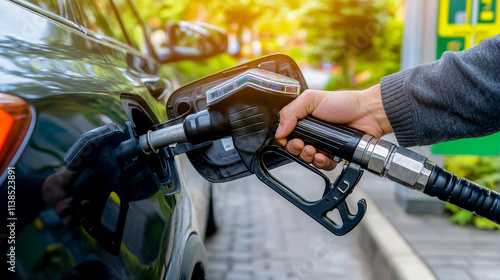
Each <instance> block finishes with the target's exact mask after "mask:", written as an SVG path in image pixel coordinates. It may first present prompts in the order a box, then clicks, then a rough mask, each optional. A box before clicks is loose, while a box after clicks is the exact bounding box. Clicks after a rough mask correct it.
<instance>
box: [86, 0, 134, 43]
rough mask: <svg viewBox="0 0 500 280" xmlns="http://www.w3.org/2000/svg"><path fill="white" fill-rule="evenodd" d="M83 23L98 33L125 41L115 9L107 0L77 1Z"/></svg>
mask: <svg viewBox="0 0 500 280" xmlns="http://www.w3.org/2000/svg"><path fill="white" fill-rule="evenodd" d="M78 7H79V8H80V14H81V17H82V21H83V25H84V26H85V27H86V28H88V29H90V30H92V31H95V32H97V33H99V34H102V35H105V36H108V37H111V38H114V39H116V40H119V41H121V42H123V43H127V40H126V37H125V34H124V33H123V30H122V28H121V26H120V21H119V20H118V17H117V15H116V13H115V9H114V8H113V6H112V5H111V3H110V1H108V0H97V1H78Z"/></svg>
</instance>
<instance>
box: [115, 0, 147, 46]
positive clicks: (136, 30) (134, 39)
mask: <svg viewBox="0 0 500 280" xmlns="http://www.w3.org/2000/svg"><path fill="white" fill-rule="evenodd" d="M113 3H114V4H115V6H116V9H117V10H118V13H119V14H120V18H121V21H122V23H123V25H124V28H125V30H126V32H127V35H128V38H129V40H130V44H131V45H132V46H133V47H134V48H136V49H139V50H140V51H144V50H145V47H146V42H145V37H144V30H143V29H142V26H141V23H140V22H139V19H138V18H137V16H136V14H135V13H134V11H133V10H132V7H131V6H130V5H129V1H127V0H113Z"/></svg>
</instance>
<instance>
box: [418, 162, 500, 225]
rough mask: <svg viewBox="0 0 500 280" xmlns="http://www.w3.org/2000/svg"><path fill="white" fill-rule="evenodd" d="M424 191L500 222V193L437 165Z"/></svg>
mask: <svg viewBox="0 0 500 280" xmlns="http://www.w3.org/2000/svg"><path fill="white" fill-rule="evenodd" d="M424 193H425V194H427V195H430V196H435V197H437V198H439V199H440V200H442V201H446V202H449V203H451V204H453V205H456V206H458V207H460V208H463V209H465V210H468V211H470V212H474V213H476V214H478V215H479V216H482V217H485V218H487V219H489V220H491V221H493V222H495V223H497V224H500V194H499V193H498V192H495V191H493V190H490V189H487V188H485V187H482V186H480V185H478V184H476V183H474V182H471V181H469V180H467V179H464V178H458V177H457V175H455V174H453V173H451V172H449V171H446V170H444V169H443V168H441V167H439V166H435V167H434V169H433V170H432V172H431V176H430V177H429V181H428V182H427V185H426V186H425V189H424Z"/></svg>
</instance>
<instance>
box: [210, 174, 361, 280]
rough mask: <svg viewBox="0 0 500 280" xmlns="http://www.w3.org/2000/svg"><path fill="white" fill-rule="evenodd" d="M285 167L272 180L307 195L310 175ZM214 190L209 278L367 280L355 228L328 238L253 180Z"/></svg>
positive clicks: (318, 228) (324, 231)
mask: <svg viewBox="0 0 500 280" xmlns="http://www.w3.org/2000/svg"><path fill="white" fill-rule="evenodd" d="M285 167H286V169H283V168H281V169H280V170H279V171H277V172H279V173H276V176H278V178H285V177H286V178H288V179H289V180H291V181H294V183H295V185H294V186H305V187H306V188H305V189H306V190H308V191H306V192H308V193H301V194H303V195H306V196H309V195H311V194H312V192H313V190H314V189H315V188H314V187H311V180H310V178H311V177H310V175H309V173H307V172H308V171H305V170H304V169H303V168H301V167H298V166H296V165H287V166H285ZM284 170H286V171H287V172H284ZM285 175H286V176H285ZM317 186H318V187H319V185H317ZM318 189H319V188H318ZM216 190H217V192H216V194H215V197H216V216H217V217H218V225H219V231H218V232H217V234H216V235H215V236H213V237H211V238H209V239H207V240H206V247H207V255H208V261H209V263H208V269H209V279H221V280H224V279H229V280H233V279H234V280H237V279H258V280H266V279H280V280H281V279H354V280H357V279H359V280H363V279H371V278H370V272H369V269H368V268H367V266H366V265H365V264H364V260H363V257H362V256H361V251H360V248H359V247H358V246H357V244H355V243H354V240H355V238H354V236H355V232H354V231H356V229H355V230H354V231H353V232H351V233H350V234H348V235H345V236H342V237H338V236H335V235H333V234H331V233H330V232H329V231H327V230H326V229H324V228H323V227H322V226H320V225H319V224H317V223H316V222H315V221H314V220H312V219H311V218H309V216H307V215H305V214H304V213H303V212H301V211H300V210H299V209H298V208H296V207H295V206H293V205H292V204H290V203H289V202H288V201H286V200H285V199H284V198H282V197H281V196H279V195H278V194H277V193H275V192H274V191H273V190H272V189H270V188H268V187H267V186H266V185H264V184H262V183H261V182H260V181H259V180H258V179H257V178H256V177H255V176H251V177H247V178H244V179H241V180H237V181H235V182H232V183H230V184H220V185H217V186H216ZM302 190H303V191H304V189H302Z"/></svg>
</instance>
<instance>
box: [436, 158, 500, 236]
mask: <svg viewBox="0 0 500 280" xmlns="http://www.w3.org/2000/svg"><path fill="white" fill-rule="evenodd" d="M445 168H446V169H447V170H449V171H450V172H452V173H455V174H456V175H457V176H458V177H464V178H467V179H469V180H471V181H474V182H476V183H478V184H480V185H482V186H484V187H487V188H490V189H493V190H498V189H499V187H500V157H479V156H448V157H446V159H445ZM445 207H446V209H448V210H449V211H450V212H451V213H452V216H451V221H452V222H455V223H458V224H460V225H467V224H473V225H474V226H476V227H477V228H481V229H500V225H497V224H495V223H493V222H491V221H489V220H487V219H485V218H481V217H479V216H476V215H474V214H472V213H470V212H469V211H466V210H463V209H460V208H459V207H457V206H455V205H451V204H449V203H447V204H446V205H445Z"/></svg>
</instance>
